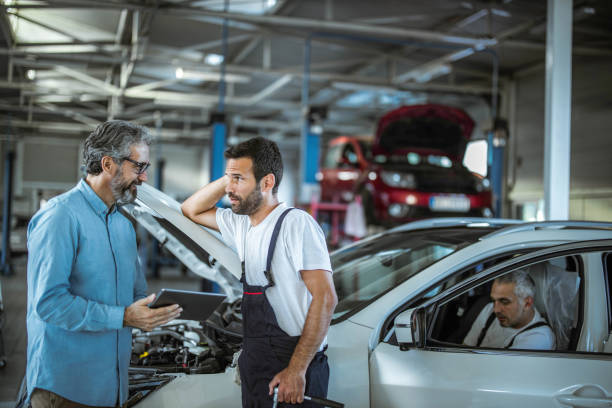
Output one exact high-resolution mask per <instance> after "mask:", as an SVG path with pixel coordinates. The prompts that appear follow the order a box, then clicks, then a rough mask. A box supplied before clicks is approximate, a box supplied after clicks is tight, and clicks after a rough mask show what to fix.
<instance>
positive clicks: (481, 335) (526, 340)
mask: <svg viewBox="0 0 612 408" xmlns="http://www.w3.org/2000/svg"><path fill="white" fill-rule="evenodd" d="M534 297H535V284H534V282H533V280H532V279H531V277H530V276H529V275H528V274H527V272H526V271H524V270H520V269H519V270H516V271H514V272H512V273H509V274H506V275H503V276H500V277H498V278H497V279H495V281H493V286H492V287H491V300H492V302H491V303H489V304H487V305H486V306H485V307H484V308H483V309H482V311H481V312H480V314H479V315H478V317H477V318H476V320H475V321H474V323H473V324H472V328H471V329H470V331H469V332H468V334H467V336H466V337H465V339H464V340H463V344H465V345H468V346H476V347H490V348H507V349H528V350H554V348H555V335H554V334H553V331H552V330H551V328H550V326H549V325H548V323H546V320H545V319H544V318H543V317H542V315H540V313H539V312H538V310H537V309H536V307H535V305H534Z"/></svg>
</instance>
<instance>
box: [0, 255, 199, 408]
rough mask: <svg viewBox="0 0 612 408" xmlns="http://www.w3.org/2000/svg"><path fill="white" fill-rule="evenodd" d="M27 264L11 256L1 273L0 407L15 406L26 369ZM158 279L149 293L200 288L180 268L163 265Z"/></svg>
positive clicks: (149, 282)
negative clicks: (7, 270) (9, 271)
mask: <svg viewBox="0 0 612 408" xmlns="http://www.w3.org/2000/svg"><path fill="white" fill-rule="evenodd" d="M26 264H27V259H26V257H25V256H23V257H20V258H16V259H14V260H13V266H14V271H15V273H14V275H12V276H0V284H1V288H2V296H3V301H4V327H3V328H2V336H3V339H4V346H5V354H6V356H7V365H6V367H4V368H2V369H0V408H9V407H11V408H12V407H13V406H14V401H15V399H16V397H17V394H18V392H19V387H20V384H21V381H22V379H23V377H24V374H25V369H26V347H27V332H26V295H27V287H26V285H27V283H26V279H27V277H26ZM160 275H161V277H160V279H148V280H147V281H148V282H147V283H148V285H149V293H156V292H157V291H159V290H160V289H161V288H174V289H184V290H200V288H201V282H202V279H201V278H199V277H197V276H196V275H194V274H193V273H191V272H189V273H187V275H183V274H182V273H181V272H180V270H179V268H171V267H166V268H163V269H162V271H161V274H160Z"/></svg>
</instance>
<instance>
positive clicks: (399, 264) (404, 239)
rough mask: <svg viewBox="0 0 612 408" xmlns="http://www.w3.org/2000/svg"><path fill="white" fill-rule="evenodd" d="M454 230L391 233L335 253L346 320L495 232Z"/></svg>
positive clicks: (337, 315) (339, 309)
mask: <svg viewBox="0 0 612 408" xmlns="http://www.w3.org/2000/svg"><path fill="white" fill-rule="evenodd" d="M493 230H494V228H491V227H486V228H485V227H482V228H474V227H454V228H436V229H430V230H415V231H403V232H391V233H388V234H384V235H381V236H379V237H378V238H375V239H369V240H365V241H363V242H362V243H360V244H357V245H355V246H350V247H348V248H346V249H341V250H339V251H336V252H335V253H334V254H333V255H332V257H331V262H332V268H333V271H334V284H335V286H336V292H337V293H338V305H337V306H336V310H335V311H334V316H333V318H334V320H337V319H342V318H346V317H348V316H349V315H351V314H353V313H355V312H357V311H358V310H361V309H362V308H363V307H365V306H366V305H368V304H369V303H371V302H372V301H374V300H375V299H377V298H378V297H380V296H381V295H383V294H384V293H386V292H387V291H389V290H391V289H393V288H394V287H396V286H397V285H399V284H401V283H402V282H404V281H405V280H407V279H408V278H410V277H411V276H414V275H415V274H417V273H418V272H420V271H422V270H423V269H425V268H426V267H428V266H429V265H431V264H433V263H434V262H437V261H438V260H440V259H442V258H444V257H445V256H447V255H449V254H451V253H453V252H455V251H457V250H458V249H460V248H463V247H464V246H466V245H469V244H470V243H473V242H476V241H477V240H478V238H480V237H481V236H483V235H486V234H487V233H489V232H491V231H493Z"/></svg>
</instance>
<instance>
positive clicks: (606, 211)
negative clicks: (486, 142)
mask: <svg viewBox="0 0 612 408" xmlns="http://www.w3.org/2000/svg"><path fill="white" fill-rule="evenodd" d="M610 70H612V59H606V58H602V57H592V58H587V57H580V58H577V57H575V58H574V62H573V70H572V83H573V86H572V135H571V137H572V141H571V163H570V190H571V192H570V218H572V219H578V220H580V219H583V220H612V177H610V175H611V174H612V161H611V160H610V152H611V151H612V138H610V129H612V116H611V115H610V107H611V106H612V105H611V104H610V94H612V78H611V77H610V75H609V72H610ZM544 95H545V72H544V68H542V69H541V70H539V71H538V72H536V73H533V74H531V75H528V76H524V77H520V78H518V79H517V98H516V122H515V134H513V135H511V137H515V138H517V140H516V143H517V145H516V148H517V149H516V150H517V154H516V157H515V158H512V157H511V158H510V160H515V163H516V166H517V167H516V184H515V186H514V189H513V190H512V192H511V193H510V198H511V199H512V201H513V202H514V203H515V204H521V203H532V204H533V203H536V202H538V201H539V200H541V199H543V197H544V184H543V178H544Z"/></svg>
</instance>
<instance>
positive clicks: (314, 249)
mask: <svg viewBox="0 0 612 408" xmlns="http://www.w3.org/2000/svg"><path fill="white" fill-rule="evenodd" d="M225 158H226V159H227V164H226V171H225V175H224V176H223V177H221V178H220V179H218V180H215V181H213V182H212V183H210V184H208V185H206V186H204V187H203V188H202V189H200V190H199V191H197V192H196V193H195V194H193V195H192V196H191V197H189V198H188V199H187V200H186V201H185V202H184V203H183V204H182V206H181V209H182V211H183V214H185V216H187V217H189V218H190V219H191V220H193V221H194V222H197V223H198V224H201V225H204V226H206V227H209V228H213V229H216V230H218V231H220V232H221V235H222V237H223V239H224V240H225V241H226V242H227V243H228V244H230V245H232V246H233V247H235V248H236V249H237V252H238V256H239V257H240V260H241V261H242V279H241V281H242V283H243V288H244V293H243V297H242V314H243V334H244V337H243V347H242V353H241V355H240V358H239V361H238V365H239V368H240V379H241V387H242V405H243V407H262V406H272V405H273V399H272V394H273V390H274V388H275V387H278V401H279V402H286V403H290V404H301V405H299V406H300V407H314V406H315V405H314V404H313V403H311V402H310V401H304V394H305V393H306V394H307V395H309V396H311V397H321V398H325V397H326V396H327V386H328V382H329V366H328V364H327V356H326V355H325V349H326V348H327V342H326V335H327V330H328V328H329V324H330V321H331V317H332V314H333V310H334V308H335V307H336V304H337V302H338V299H337V296H336V290H335V288H334V283H333V280H332V269H331V263H330V260H329V253H328V251H327V245H326V242H325V237H324V235H323V232H322V230H321V228H320V227H319V225H318V224H317V223H316V222H315V220H314V219H313V218H312V217H311V216H310V215H309V214H308V213H306V212H304V211H302V210H299V209H292V208H289V207H287V206H286V205H285V204H284V203H279V202H278V198H277V191H278V186H279V184H280V181H281V178H282V175H283V163H282V158H281V155H280V151H279V149H278V146H277V145H276V143H274V142H272V141H270V140H267V139H264V138H261V137H257V138H253V139H249V140H247V141H245V142H242V143H240V144H237V145H235V146H231V147H230V148H228V149H227V150H226V152H225ZM225 194H227V195H228V198H229V200H230V203H231V209H218V208H216V207H215V204H216V203H217V202H218V201H219V200H220V199H221V198H222V197H223V196H224V195H225ZM302 402H303V404H302ZM283 406H289V405H287V404H285V405H283ZM291 406H292V405H291Z"/></svg>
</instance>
